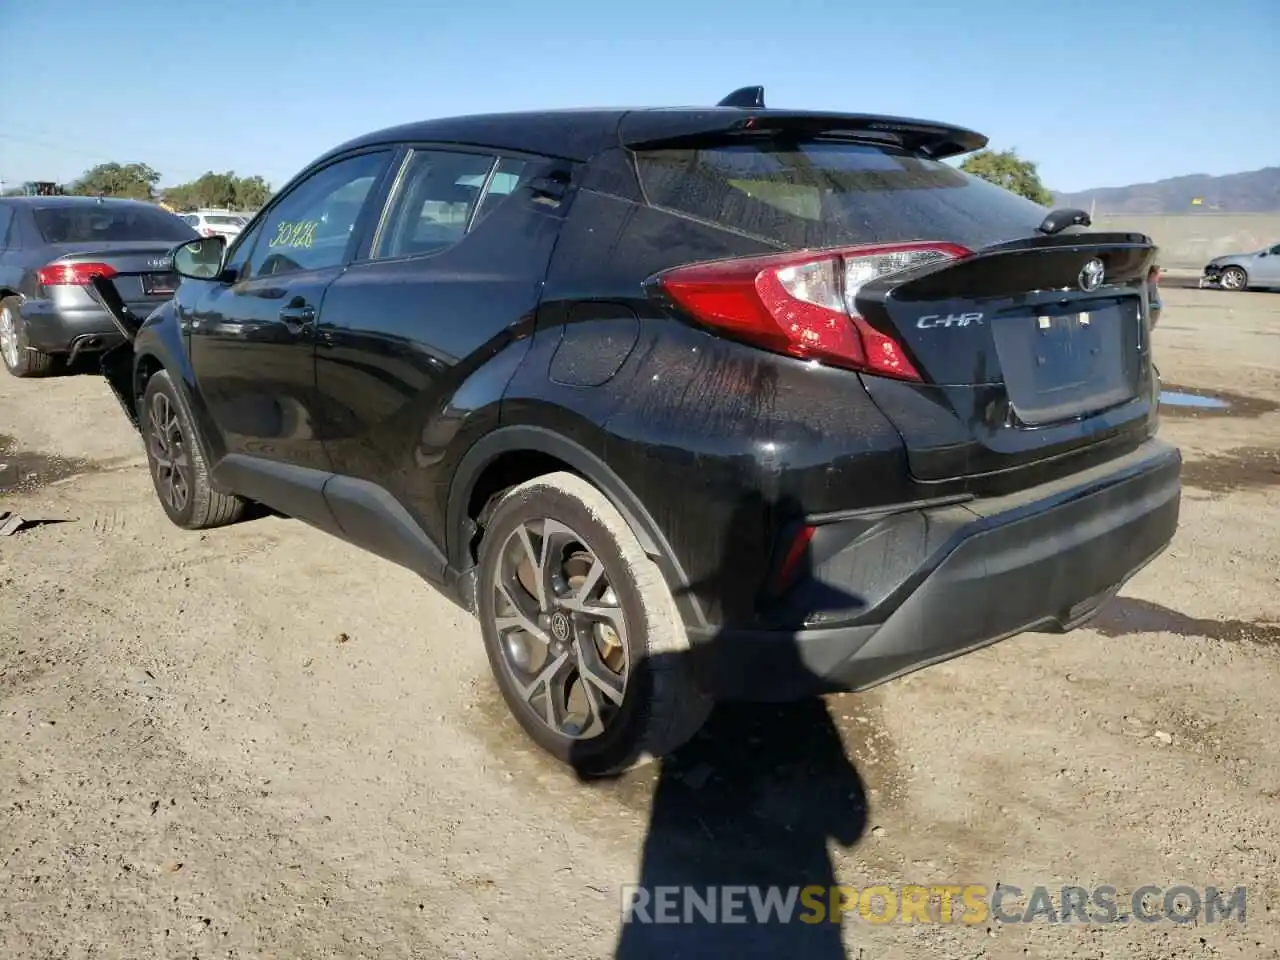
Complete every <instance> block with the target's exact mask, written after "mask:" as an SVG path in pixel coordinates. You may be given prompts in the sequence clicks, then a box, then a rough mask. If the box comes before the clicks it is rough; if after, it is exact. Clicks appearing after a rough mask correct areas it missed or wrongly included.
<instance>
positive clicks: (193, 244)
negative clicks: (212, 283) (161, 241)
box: [173, 234, 227, 280]
mask: <svg viewBox="0 0 1280 960" xmlns="http://www.w3.org/2000/svg"><path fill="white" fill-rule="evenodd" d="M226 256H227V238H226V237H222V236H218V235H216V234H215V235H214V236H212V237H200V238H199V239H197V240H188V241H187V242H186V243H184V244H182V245H181V246H178V247H176V248H174V251H173V269H174V272H175V273H177V274H178V276H180V277H189V278H190V279H192V280H215V279H217V278H218V277H220V276H222V269H223V261H224V260H225V259H226Z"/></svg>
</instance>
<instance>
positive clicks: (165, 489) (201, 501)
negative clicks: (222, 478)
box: [138, 370, 245, 530]
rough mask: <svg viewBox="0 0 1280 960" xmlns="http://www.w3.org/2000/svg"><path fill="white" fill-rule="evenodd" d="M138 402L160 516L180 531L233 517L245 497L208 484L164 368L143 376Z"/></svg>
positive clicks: (200, 451)
mask: <svg viewBox="0 0 1280 960" xmlns="http://www.w3.org/2000/svg"><path fill="white" fill-rule="evenodd" d="M141 406H142V409H141V410H139V411H138V413H139V416H138V422H139V423H140V424H141V426H142V435H143V437H144V438H145V439H146V442H147V465H148V466H149V467H150V470H151V482H152V485H153V486H154V487H155V491H156V497H157V498H158V499H159V501H160V506H161V507H163V508H164V512H165V515H166V516H167V517H168V518H169V519H170V520H171V521H172V522H173V523H174V524H176V525H177V526H179V527H182V528H183V529H186V530H208V529H210V528H211V527H221V526H225V525H226V524H229V523H235V522H236V521H237V520H239V519H240V517H241V516H242V515H243V514H244V509H245V502H244V501H243V500H241V499H240V498H239V497H235V496H230V495H228V494H225V493H219V492H218V491H217V490H215V489H213V485H212V483H211V482H210V480H209V461H208V457H207V456H206V454H205V450H204V447H203V445H202V444H201V442H200V436H199V434H197V433H196V431H195V427H194V425H193V424H192V422H191V415H190V414H189V413H188V412H187V408H186V405H185V404H184V403H183V402H182V399H181V398H180V397H179V396H178V391H177V388H176V387H175V386H174V385H173V380H172V379H171V378H170V377H169V373H168V371H167V370H160V371H157V372H156V373H155V374H154V375H153V376H152V377H151V379H150V380H148V381H147V389H146V391H145V392H144V393H143V396H142V402H141Z"/></svg>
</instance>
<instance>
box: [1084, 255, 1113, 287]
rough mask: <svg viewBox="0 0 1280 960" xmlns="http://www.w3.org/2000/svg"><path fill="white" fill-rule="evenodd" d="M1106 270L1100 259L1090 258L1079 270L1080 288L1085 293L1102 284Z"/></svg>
mask: <svg viewBox="0 0 1280 960" xmlns="http://www.w3.org/2000/svg"><path fill="white" fill-rule="evenodd" d="M1106 272H1107V270H1106V267H1104V266H1103V265H1102V261H1101V260H1090V261H1089V262H1088V263H1086V264H1085V265H1084V269H1082V270H1081V271H1080V289H1081V290H1083V291H1084V292H1085V293H1093V291H1095V290H1097V289H1098V288H1099V287H1100V286H1102V278H1103V276H1104V275H1105V274H1106Z"/></svg>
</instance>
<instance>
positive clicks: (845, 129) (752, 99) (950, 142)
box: [618, 87, 987, 160]
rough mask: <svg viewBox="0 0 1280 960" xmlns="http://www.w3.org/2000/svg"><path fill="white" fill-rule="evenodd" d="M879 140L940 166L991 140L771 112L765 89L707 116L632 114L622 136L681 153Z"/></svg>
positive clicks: (917, 126) (898, 120)
mask: <svg viewBox="0 0 1280 960" xmlns="http://www.w3.org/2000/svg"><path fill="white" fill-rule="evenodd" d="M757 134H759V135H770V134H773V135H777V134H784V135H788V136H799V137H833V138H849V139H860V140H868V139H873V140H880V141H884V142H888V143H892V144H894V145H896V146H900V147H903V148H905V149H908V150H917V151H919V152H921V153H923V154H925V155H926V156H928V157H931V158H933V159H935V160H942V159H945V158H946V157H955V156H959V155H960V154H963V153H971V152H973V151H974V150H981V149H982V148H983V147H985V146H986V145H987V137H985V136H983V135H982V134H980V133H977V132H975V131H973V130H967V129H965V128H964V127H957V126H952V125H951V124H945V123H935V122H933V121H931V120H913V119H910V118H907V117H886V116H880V115H878V114H869V113H821V112H817V111H812V110H770V109H768V108H767V107H765V106H764V90H763V88H761V87H743V88H742V89H741V90H736V91H734V92H733V93H731V94H729V96H727V97H725V98H724V99H723V100H722V101H720V105H718V106H715V107H708V108H706V109H704V110H689V109H687V108H686V109H682V110H664V109H653V110H633V111H631V112H629V113H627V114H626V115H625V116H623V118H622V121H621V123H619V125H618V136H619V138H620V139H621V141H622V143H623V145H624V146H626V147H628V148H630V149H632V150H638V149H655V148H660V147H678V146H680V145H681V144H683V143H689V142H691V141H698V140H705V139H707V138H714V137H738V136H752V135H757Z"/></svg>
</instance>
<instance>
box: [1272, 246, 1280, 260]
mask: <svg viewBox="0 0 1280 960" xmlns="http://www.w3.org/2000/svg"><path fill="white" fill-rule="evenodd" d="M1271 255H1272V256H1273V257H1276V256H1280V243H1277V244H1276V245H1275V246H1274V247H1272V248H1271Z"/></svg>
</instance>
